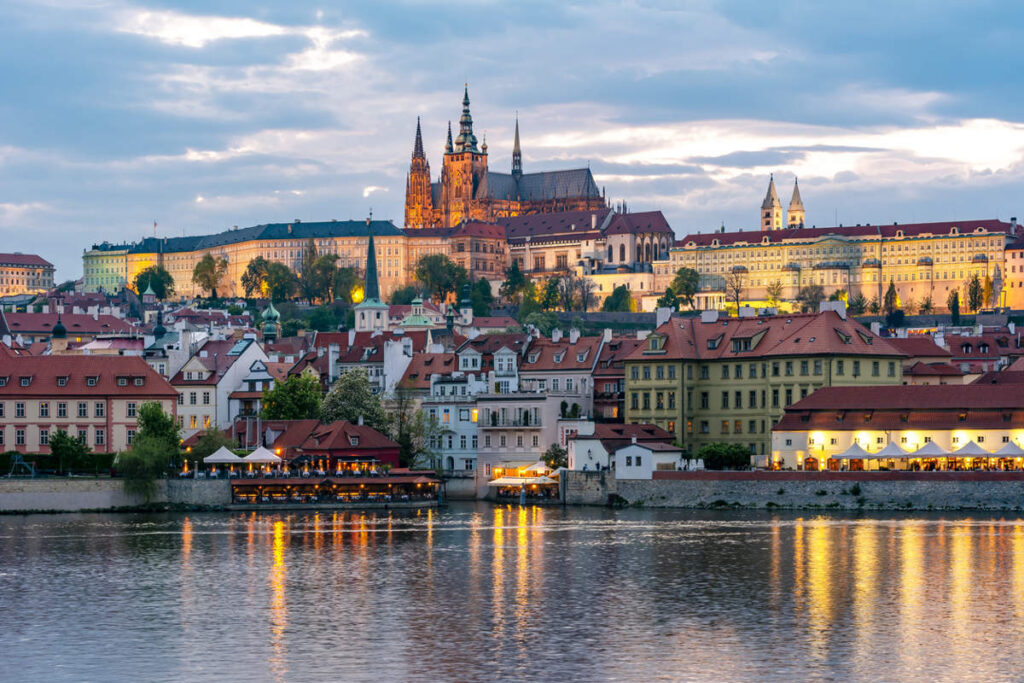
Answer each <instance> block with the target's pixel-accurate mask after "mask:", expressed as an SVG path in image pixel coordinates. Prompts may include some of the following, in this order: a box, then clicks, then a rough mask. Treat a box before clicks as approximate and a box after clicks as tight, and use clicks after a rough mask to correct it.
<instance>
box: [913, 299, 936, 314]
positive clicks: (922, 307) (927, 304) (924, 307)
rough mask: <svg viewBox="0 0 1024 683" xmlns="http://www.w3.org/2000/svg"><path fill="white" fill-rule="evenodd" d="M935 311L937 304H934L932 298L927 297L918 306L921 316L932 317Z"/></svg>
mask: <svg viewBox="0 0 1024 683" xmlns="http://www.w3.org/2000/svg"><path fill="white" fill-rule="evenodd" d="M934 310H935V304H933V303H932V298H931V297H930V296H926V297H925V298H923V299H921V303H919V304H918V305H917V312H918V313H920V314H921V315H931V313H932V312H933V311H934Z"/></svg>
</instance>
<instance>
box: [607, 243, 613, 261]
mask: <svg viewBox="0 0 1024 683" xmlns="http://www.w3.org/2000/svg"><path fill="white" fill-rule="evenodd" d="M613 254H614V252H613V251H612V247H611V245H608V263H611V262H612V256H613Z"/></svg>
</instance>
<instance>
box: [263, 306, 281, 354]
mask: <svg viewBox="0 0 1024 683" xmlns="http://www.w3.org/2000/svg"><path fill="white" fill-rule="evenodd" d="M262 317H263V342H264V343H265V344H272V343H274V342H276V341H277V340H278V339H280V338H281V314H280V313H278V312H277V309H276V308H274V300H273V299H271V300H270V305H269V306H267V307H266V309H264V311H263V316H262Z"/></svg>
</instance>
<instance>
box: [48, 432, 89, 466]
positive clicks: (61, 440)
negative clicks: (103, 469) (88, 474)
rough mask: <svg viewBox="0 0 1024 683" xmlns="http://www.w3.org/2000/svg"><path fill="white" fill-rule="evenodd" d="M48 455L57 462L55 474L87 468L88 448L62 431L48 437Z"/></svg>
mask: <svg viewBox="0 0 1024 683" xmlns="http://www.w3.org/2000/svg"><path fill="white" fill-rule="evenodd" d="M50 453H51V454H52V455H53V458H54V460H56V461H57V472H58V473H60V474H63V473H64V472H65V471H68V472H70V471H72V470H79V471H81V470H83V469H91V468H89V447H88V446H86V445H85V441H84V440H83V439H78V438H75V437H72V436H70V435H69V434H68V433H67V432H66V431H64V430H63V429H58V430H57V431H55V432H54V433H53V434H51V435H50Z"/></svg>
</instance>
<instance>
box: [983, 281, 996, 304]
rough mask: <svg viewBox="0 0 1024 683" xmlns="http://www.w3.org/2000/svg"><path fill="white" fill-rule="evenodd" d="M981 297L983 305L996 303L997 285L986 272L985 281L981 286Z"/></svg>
mask: <svg viewBox="0 0 1024 683" xmlns="http://www.w3.org/2000/svg"><path fill="white" fill-rule="evenodd" d="M981 298H982V301H983V302H984V303H983V304H982V305H983V306H994V305H995V301H994V299H995V286H994V285H993V283H992V278H991V277H989V276H988V273H985V281H984V282H983V283H982V287H981Z"/></svg>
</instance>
